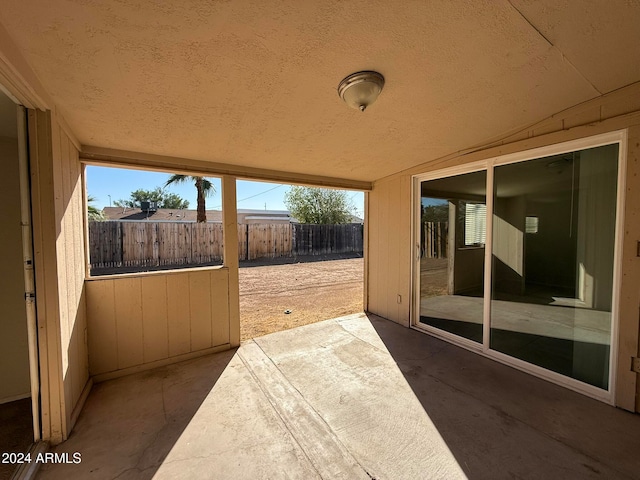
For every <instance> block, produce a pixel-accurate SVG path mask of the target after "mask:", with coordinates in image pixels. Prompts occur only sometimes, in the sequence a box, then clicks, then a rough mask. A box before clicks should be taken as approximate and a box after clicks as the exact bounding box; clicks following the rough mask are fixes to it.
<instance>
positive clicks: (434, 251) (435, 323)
mask: <svg viewBox="0 0 640 480" xmlns="http://www.w3.org/2000/svg"><path fill="white" fill-rule="evenodd" d="M486 183H487V173H486V171H480V172H473V173H467V174H464V175H457V176H452V177H447V178H441V179H436V180H429V181H424V182H422V183H421V186H420V196H421V199H420V245H421V247H420V320H419V321H420V323H422V324H423V325H428V326H431V327H434V328H438V329H440V330H443V331H446V332H450V333H452V334H455V335H458V336H460V337H463V338H466V339H468V340H471V341H473V342H476V343H482V335H483V333H482V332H483V326H482V323H483V322H482V319H483V314H482V312H483V309H484V298H483V297H484V251H485V250H484V249H485V239H486V216H487V207H486V197H487V195H486V192H487V190H486Z"/></svg>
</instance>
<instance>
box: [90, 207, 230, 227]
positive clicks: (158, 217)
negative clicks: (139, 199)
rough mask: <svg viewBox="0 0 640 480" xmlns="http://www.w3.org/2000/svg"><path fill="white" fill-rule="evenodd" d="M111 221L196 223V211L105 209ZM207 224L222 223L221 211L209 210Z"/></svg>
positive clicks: (105, 213) (106, 215)
mask: <svg viewBox="0 0 640 480" xmlns="http://www.w3.org/2000/svg"><path fill="white" fill-rule="evenodd" d="M102 211H103V212H104V215H105V217H107V219H109V220H128V221H140V220H153V221H154V222H195V221H196V219H197V212H196V210H179V209H172V208H159V209H158V210H156V211H155V212H144V211H142V210H141V209H140V208H129V207H104V209H103V210H102ZM206 212H207V222H213V223H221V222H222V212H221V211H220V210H207V211H206Z"/></svg>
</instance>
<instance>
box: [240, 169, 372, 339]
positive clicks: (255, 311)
mask: <svg viewBox="0 0 640 480" xmlns="http://www.w3.org/2000/svg"><path fill="white" fill-rule="evenodd" d="M237 192H238V200H237V201H238V203H237V208H238V219H239V225H238V228H239V237H240V238H239V240H240V241H239V257H240V271H239V280H240V285H239V286H240V332H241V333H240V335H241V340H248V339H250V338H254V337H257V336H261V335H265V334H268V333H273V332H276V331H281V330H285V329H289V328H295V327H298V326H302V325H306V324H309V323H314V322H317V321H321V320H327V319H330V318H336V317H340V316H344V315H347V314H351V313H357V312H361V311H362V308H363V303H362V299H363V278H364V271H363V268H364V260H363V251H364V249H363V233H364V228H363V227H364V194H363V193H362V192H359V191H339V190H327V189H319V188H312V187H297V186H292V185H283V184H269V183H264V182H250V181H242V180H238V182H237ZM340 212H342V213H344V214H343V215H342V214H339V213H340Z"/></svg>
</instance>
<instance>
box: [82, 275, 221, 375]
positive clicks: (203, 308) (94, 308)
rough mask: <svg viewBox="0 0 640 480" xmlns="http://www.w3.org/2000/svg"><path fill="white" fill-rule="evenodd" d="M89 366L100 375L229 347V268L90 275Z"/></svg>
mask: <svg viewBox="0 0 640 480" xmlns="http://www.w3.org/2000/svg"><path fill="white" fill-rule="evenodd" d="M86 288H87V318H88V338H89V370H90V373H91V375H92V376H94V378H95V380H97V381H100V380H105V379H108V378H114V377H117V376H121V375H126V374H128V373H132V372H134V371H139V370H144V369H148V368H153V367H156V366H159V365H164V364H168V363H173V362H177V361H180V360H185V359H187V358H192V357H194V356H198V355H205V354H208V353H212V352H214V351H219V350H223V349H228V348H229V343H230V340H229V339H230V326H229V269H227V268H224V267H214V268H207V269H188V270H174V271H170V272H154V273H146V274H130V275H118V276H114V277H102V278H95V279H90V280H87V282H86Z"/></svg>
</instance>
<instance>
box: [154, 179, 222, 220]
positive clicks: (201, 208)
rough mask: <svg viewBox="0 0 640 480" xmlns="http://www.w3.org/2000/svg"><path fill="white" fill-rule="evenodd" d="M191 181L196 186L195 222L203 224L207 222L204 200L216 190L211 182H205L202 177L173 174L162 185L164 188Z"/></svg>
mask: <svg viewBox="0 0 640 480" xmlns="http://www.w3.org/2000/svg"><path fill="white" fill-rule="evenodd" d="M189 181H192V182H194V183H195V185H196V190H197V191H198V216H197V219H196V221H197V222H198V223H205V222H206V221H207V211H206V207H205V198H206V197H208V196H210V195H213V194H214V193H216V188H215V187H214V186H213V183H211V181H209V180H207V179H206V178H204V177H194V176H190V175H178V174H174V175H171V176H170V177H169V180H167V181H166V182H165V184H164V186H165V187H168V186H169V185H171V184H174V183H175V184H180V183H186V182H189Z"/></svg>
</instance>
